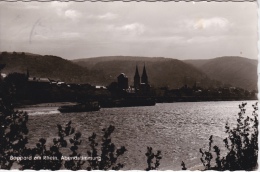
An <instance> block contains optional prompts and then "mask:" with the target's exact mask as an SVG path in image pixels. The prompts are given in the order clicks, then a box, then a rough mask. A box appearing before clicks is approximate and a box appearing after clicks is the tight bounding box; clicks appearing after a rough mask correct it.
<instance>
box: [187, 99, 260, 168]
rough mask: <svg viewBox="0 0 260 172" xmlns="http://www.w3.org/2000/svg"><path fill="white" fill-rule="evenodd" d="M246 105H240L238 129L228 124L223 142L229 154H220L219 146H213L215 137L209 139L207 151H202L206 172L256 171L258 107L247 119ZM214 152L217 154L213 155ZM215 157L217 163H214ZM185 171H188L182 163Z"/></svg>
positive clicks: (202, 160) (254, 106)
mask: <svg viewBox="0 0 260 172" xmlns="http://www.w3.org/2000/svg"><path fill="white" fill-rule="evenodd" d="M245 106H246V103H242V104H241V105H239V109H240V112H239V113H238V119H237V124H236V127H234V128H231V127H230V126H229V124H228V123H227V124H226V126H225V129H226V133H227V134H228V137H227V138H225V139H224V140H223V141H224V143H225V147H226V149H227V154H225V155H224V156H223V155H222V157H221V154H220V149H219V147H218V146H216V145H215V146H213V148H212V144H213V136H210V138H209V147H208V150H207V151H203V150H202V149H200V153H201V155H202V157H201V162H202V164H203V166H204V167H205V170H218V171H224V170H230V171H234V170H250V171H251V170H254V169H256V168H257V166H258V164H257V159H258V114H257V111H258V106H257V103H256V104H255V105H253V108H254V111H253V113H252V116H250V117H249V116H246V117H245V112H246V109H245ZM212 150H213V151H214V152H215V153H214V154H213V153H212ZM213 157H214V158H215V163H214V162H213V163H212V159H213ZM182 167H183V170H185V169H186V167H185V164H184V163H182Z"/></svg>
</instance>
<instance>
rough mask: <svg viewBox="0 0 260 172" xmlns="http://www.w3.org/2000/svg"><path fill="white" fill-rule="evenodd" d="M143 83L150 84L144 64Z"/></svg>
mask: <svg viewBox="0 0 260 172" xmlns="http://www.w3.org/2000/svg"><path fill="white" fill-rule="evenodd" d="M141 81H142V83H145V84H148V76H147V74H146V69H145V64H144V68H143V74H142V78H141Z"/></svg>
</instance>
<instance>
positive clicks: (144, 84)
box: [134, 65, 151, 93]
mask: <svg viewBox="0 0 260 172" xmlns="http://www.w3.org/2000/svg"><path fill="white" fill-rule="evenodd" d="M150 87H151V86H150V85H149V82H148V75H147V73H146V68H145V65H144V67H143V73H142V76H141V77H140V75H139V72H138V67H137V66H136V69H135V76H134V88H135V90H136V91H138V90H139V91H140V92H141V93H147V92H149V91H150Z"/></svg>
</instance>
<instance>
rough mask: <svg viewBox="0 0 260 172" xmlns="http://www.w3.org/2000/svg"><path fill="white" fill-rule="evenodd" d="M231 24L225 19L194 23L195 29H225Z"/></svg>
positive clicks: (202, 20) (204, 20)
mask: <svg viewBox="0 0 260 172" xmlns="http://www.w3.org/2000/svg"><path fill="white" fill-rule="evenodd" d="M228 24H229V21H228V20H227V19H225V18H219V17H214V18H209V19H199V20H197V21H195V22H194V24H193V28H194V29H210V28H220V29H225V28H226V27H227V26H228Z"/></svg>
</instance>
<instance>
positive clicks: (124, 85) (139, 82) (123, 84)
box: [117, 65, 151, 93]
mask: <svg viewBox="0 0 260 172" xmlns="http://www.w3.org/2000/svg"><path fill="white" fill-rule="evenodd" d="M117 81H118V82H117V84H118V88H119V89H122V90H127V89H128V88H129V87H128V78H127V76H126V75H125V74H124V73H121V74H120V75H119V76H118V77H117ZM150 87H151V86H150V85H149V82H148V75H147V73H146V68H145V65H144V67H143V73H142V76H140V75H139V71H138V66H137V65H136V68H135V75H134V87H133V88H134V92H136V93H137V92H139V93H145V92H148V91H149V90H150Z"/></svg>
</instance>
